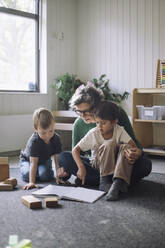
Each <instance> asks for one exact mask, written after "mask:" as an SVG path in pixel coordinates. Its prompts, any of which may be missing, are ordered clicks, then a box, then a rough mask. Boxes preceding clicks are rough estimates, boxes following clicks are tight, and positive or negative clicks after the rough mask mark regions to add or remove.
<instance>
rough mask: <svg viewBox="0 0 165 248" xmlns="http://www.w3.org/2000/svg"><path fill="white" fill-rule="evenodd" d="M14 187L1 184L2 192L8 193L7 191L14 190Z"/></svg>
mask: <svg viewBox="0 0 165 248" xmlns="http://www.w3.org/2000/svg"><path fill="white" fill-rule="evenodd" d="M12 189H13V185H11V184H4V183H3V182H2V183H0V191H7V190H12Z"/></svg>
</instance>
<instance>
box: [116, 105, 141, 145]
mask: <svg viewBox="0 0 165 248" xmlns="http://www.w3.org/2000/svg"><path fill="white" fill-rule="evenodd" d="M118 124H119V125H120V126H123V127H124V129H125V130H126V132H127V133H128V134H129V136H130V137H131V138H132V139H133V141H134V142H135V144H136V145H137V147H138V148H140V149H142V145H141V144H140V143H139V141H138V140H137V139H136V137H135V134H134V131H133V128H132V125H131V122H130V120H129V118H128V115H127V114H126V112H125V111H124V109H122V108H121V107H120V113H119V122H118Z"/></svg>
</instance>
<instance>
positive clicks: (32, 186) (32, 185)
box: [23, 183, 39, 190]
mask: <svg viewBox="0 0 165 248" xmlns="http://www.w3.org/2000/svg"><path fill="white" fill-rule="evenodd" d="M33 188H39V187H38V185H36V184H35V183H28V184H26V185H25V186H23V189H24V190H25V189H27V190H28V189H33Z"/></svg>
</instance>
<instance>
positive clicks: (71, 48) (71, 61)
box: [0, 0, 165, 152]
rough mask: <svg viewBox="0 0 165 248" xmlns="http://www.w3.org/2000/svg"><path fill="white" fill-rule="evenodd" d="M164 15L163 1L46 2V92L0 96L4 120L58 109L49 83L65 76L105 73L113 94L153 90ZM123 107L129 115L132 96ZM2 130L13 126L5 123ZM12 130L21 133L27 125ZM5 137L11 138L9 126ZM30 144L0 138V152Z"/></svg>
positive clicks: (164, 39)
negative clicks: (136, 88) (6, 117)
mask: <svg viewBox="0 0 165 248" xmlns="http://www.w3.org/2000/svg"><path fill="white" fill-rule="evenodd" d="M46 3H47V8H46ZM44 10H45V11H44ZM164 13H165V1H164V0H47V1H46V0H43V16H44V18H43V21H42V25H43V27H44V29H43V32H42V35H43V37H45V38H44V39H43V40H42V43H41V49H42V53H41V55H42V68H41V71H42V82H44V83H46V85H47V93H46V94H30V95H29V94H13V93H0V116H2V115H15V114H31V113H32V112H33V111H34V109H36V108H38V107H41V106H46V107H48V108H51V109H52V108H55V107H56V97H55V95H54V93H52V89H51V88H50V83H51V82H52V80H53V78H55V77H56V76H58V75H60V74H61V73H65V72H70V73H75V74H77V75H78V76H79V77H80V78H81V79H84V80H89V79H91V78H93V77H98V76H100V75H101V74H102V73H105V74H106V75H107V77H108V78H109V79H110V87H111V88H112V90H114V91H119V92H123V91H124V90H127V91H129V92H130V93H131V92H132V89H133V88H135V87H147V88H149V87H154V86H155V78H156V63H157V59H158V58H163V59H165V45H164V43H165V32H164V27H165V18H164ZM61 33H63V34H64V38H63V39H62V40H61V39H60V34H61ZM44 49H45V52H43V51H44ZM124 105H125V108H126V109H127V111H128V113H129V114H130V113H131V97H130V98H129V100H128V101H127V102H126V103H124ZM11 120H12V119H11ZM2 123H3V124H2ZM0 125H1V126H2V125H5V127H7V126H8V124H7V123H6V122H3V121H2V122H1V124H0ZM13 125H14V126H13V130H15V132H16V133H19V130H21V128H22V126H21V125H22V124H20V123H19V121H18V122H17V123H14V122H13ZM30 128H31V127H30ZM30 128H29V129H28V127H27V129H28V131H29V132H30V130H31V129H30ZM2 129H3V130H5V131H3V132H2V131H1V130H2ZM2 135H3V137H4V136H5V135H6V137H7V128H4V126H3V127H2V128H0V137H2ZM25 143H26V137H24V136H23V135H20V136H17V137H16V138H14V139H13V137H8V140H5V139H4V140H3V141H2V140H1V139H0V152H3V151H9V150H10V149H11V147H12V149H13V147H16V146H17V145H18V144H20V148H21V146H22V145H23V144H25ZM14 150H15V149H14Z"/></svg>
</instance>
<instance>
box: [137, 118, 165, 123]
mask: <svg viewBox="0 0 165 248" xmlns="http://www.w3.org/2000/svg"><path fill="white" fill-rule="evenodd" d="M134 121H135V122H149V123H160V124H161V123H162V124H165V120H142V119H134Z"/></svg>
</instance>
